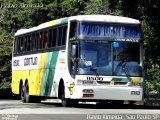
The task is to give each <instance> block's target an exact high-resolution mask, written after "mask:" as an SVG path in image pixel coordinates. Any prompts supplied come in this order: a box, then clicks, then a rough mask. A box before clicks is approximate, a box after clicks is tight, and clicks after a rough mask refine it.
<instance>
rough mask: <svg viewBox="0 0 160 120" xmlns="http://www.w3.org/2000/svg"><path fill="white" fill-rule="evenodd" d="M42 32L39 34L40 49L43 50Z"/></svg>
mask: <svg viewBox="0 0 160 120" xmlns="http://www.w3.org/2000/svg"><path fill="white" fill-rule="evenodd" d="M43 41H44V32H40V49H42V48H43Z"/></svg>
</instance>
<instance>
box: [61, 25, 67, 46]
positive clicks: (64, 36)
mask: <svg viewBox="0 0 160 120" xmlns="http://www.w3.org/2000/svg"><path fill="white" fill-rule="evenodd" d="M66 38H67V26H64V28H63V37H62V45H66Z"/></svg>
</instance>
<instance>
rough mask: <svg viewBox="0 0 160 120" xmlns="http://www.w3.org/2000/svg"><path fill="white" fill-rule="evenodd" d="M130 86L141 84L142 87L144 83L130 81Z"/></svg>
mask: <svg viewBox="0 0 160 120" xmlns="http://www.w3.org/2000/svg"><path fill="white" fill-rule="evenodd" d="M128 86H140V87H142V86H143V83H142V82H130V83H129V85H128Z"/></svg>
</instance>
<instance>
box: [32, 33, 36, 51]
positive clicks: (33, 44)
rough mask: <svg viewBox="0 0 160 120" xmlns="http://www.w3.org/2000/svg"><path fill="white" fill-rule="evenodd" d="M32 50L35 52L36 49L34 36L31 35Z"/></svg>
mask: <svg viewBox="0 0 160 120" xmlns="http://www.w3.org/2000/svg"><path fill="white" fill-rule="evenodd" d="M32 50H33V51H35V50H37V48H36V35H35V34H32Z"/></svg>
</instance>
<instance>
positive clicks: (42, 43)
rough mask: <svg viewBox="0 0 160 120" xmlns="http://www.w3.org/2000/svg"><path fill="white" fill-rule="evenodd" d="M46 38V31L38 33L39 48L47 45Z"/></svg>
mask: <svg viewBox="0 0 160 120" xmlns="http://www.w3.org/2000/svg"><path fill="white" fill-rule="evenodd" d="M47 39H48V32H47V31H45V32H41V33H40V49H43V48H46V47H47Z"/></svg>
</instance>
